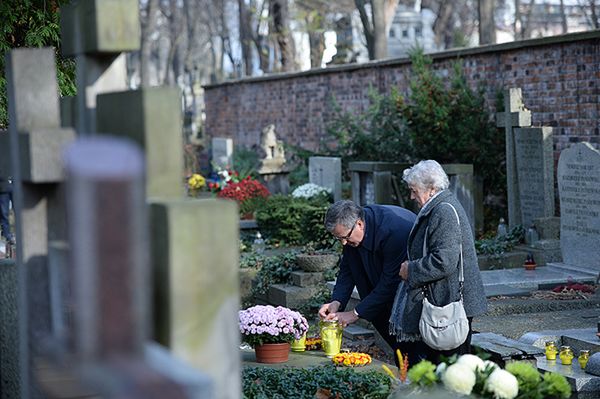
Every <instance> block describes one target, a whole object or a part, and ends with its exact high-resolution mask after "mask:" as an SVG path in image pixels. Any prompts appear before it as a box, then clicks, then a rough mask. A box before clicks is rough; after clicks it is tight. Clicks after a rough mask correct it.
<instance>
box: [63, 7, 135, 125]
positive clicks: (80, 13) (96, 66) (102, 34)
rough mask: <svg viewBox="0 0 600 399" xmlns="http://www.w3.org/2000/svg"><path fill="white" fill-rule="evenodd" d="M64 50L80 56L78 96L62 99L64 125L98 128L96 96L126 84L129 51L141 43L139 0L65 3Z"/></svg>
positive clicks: (70, 55)
mask: <svg viewBox="0 0 600 399" xmlns="http://www.w3.org/2000/svg"><path fill="white" fill-rule="evenodd" d="M61 37H62V47H61V51H62V54H63V55H64V56H66V57H74V58H75V60H76V79H77V82H76V83H77V92H78V94H77V96H76V97H75V99H72V98H67V99H65V100H63V110H62V113H63V117H64V118H63V119H65V121H63V123H64V124H66V125H69V126H74V127H75V128H76V130H77V133H78V134H80V135H81V134H92V133H94V132H95V131H96V130H95V129H96V96H97V95H98V94H99V93H104V92H112V91H120V90H126V89H127V68H126V59H125V54H124V52H125V51H132V50H137V49H139V47H140V22H139V9H138V2H137V0H120V1H100V0H74V1H71V2H70V3H69V4H66V5H63V6H61Z"/></svg>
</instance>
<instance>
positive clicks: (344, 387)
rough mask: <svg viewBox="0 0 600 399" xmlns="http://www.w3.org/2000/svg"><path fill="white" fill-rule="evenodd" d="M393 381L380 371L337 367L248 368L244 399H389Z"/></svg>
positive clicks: (243, 374) (244, 381) (244, 372)
mask: <svg viewBox="0 0 600 399" xmlns="http://www.w3.org/2000/svg"><path fill="white" fill-rule="evenodd" d="M390 384H391V383H390V381H389V378H388V377H387V376H386V375H384V374H382V373H379V372H376V371H366V372H356V371H354V370H353V369H351V368H336V367H334V366H333V365H327V366H324V367H314V368H305V369H295V368H284V369H272V368H266V367H245V368H244V369H243V371H242V390H243V394H244V399H267V398H268V399H304V398H313V397H317V396H315V394H316V393H317V391H320V392H322V393H325V392H328V396H326V397H331V398H344V399H385V398H387V397H388V395H389V393H390Z"/></svg>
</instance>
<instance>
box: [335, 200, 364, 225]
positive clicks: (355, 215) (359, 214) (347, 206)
mask: <svg viewBox="0 0 600 399" xmlns="http://www.w3.org/2000/svg"><path fill="white" fill-rule="evenodd" d="M364 217H365V211H364V210H363V209H362V207H360V206H358V205H356V204H355V203H354V202H352V201H349V200H341V201H338V202H336V203H335V204H333V205H331V206H330V207H329V209H328V210H327V213H326V214H325V229H326V230H327V231H328V232H330V233H333V230H334V229H335V226H337V225H338V224H341V225H342V226H344V227H346V228H349V229H351V228H352V226H354V223H356V221H357V220H359V219H360V220H364Z"/></svg>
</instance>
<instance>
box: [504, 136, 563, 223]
mask: <svg viewBox="0 0 600 399" xmlns="http://www.w3.org/2000/svg"><path fill="white" fill-rule="evenodd" d="M513 133H514V145H515V153H514V156H515V159H516V165H517V181H518V188H519V208H520V210H521V224H522V225H523V227H524V228H525V229H527V228H528V227H530V226H531V225H532V223H533V221H534V219H536V218H543V217H551V216H554V155H553V149H552V128H551V127H531V128H518V129H514V130H513ZM507 158H508V155H507Z"/></svg>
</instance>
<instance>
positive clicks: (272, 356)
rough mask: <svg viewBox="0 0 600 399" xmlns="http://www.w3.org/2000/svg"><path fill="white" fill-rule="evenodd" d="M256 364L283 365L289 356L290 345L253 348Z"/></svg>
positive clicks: (266, 345) (267, 345)
mask: <svg viewBox="0 0 600 399" xmlns="http://www.w3.org/2000/svg"><path fill="white" fill-rule="evenodd" d="M254 354H255V355H256V361H257V362H258V363H285V362H287V361H288V357H289V355H290V344H289V343H284V344H263V345H257V346H256V347H255V348H254Z"/></svg>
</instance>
